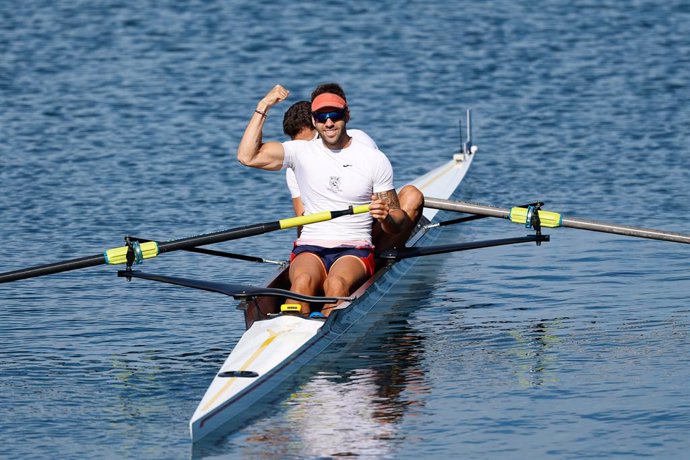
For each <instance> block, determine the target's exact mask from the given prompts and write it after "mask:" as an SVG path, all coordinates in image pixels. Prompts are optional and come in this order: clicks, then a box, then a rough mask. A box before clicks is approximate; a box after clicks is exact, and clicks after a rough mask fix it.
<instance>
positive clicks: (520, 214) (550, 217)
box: [510, 207, 563, 228]
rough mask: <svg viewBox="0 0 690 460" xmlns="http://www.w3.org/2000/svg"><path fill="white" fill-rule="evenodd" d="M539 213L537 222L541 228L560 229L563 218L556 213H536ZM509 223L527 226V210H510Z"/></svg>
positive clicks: (540, 211) (541, 211)
mask: <svg viewBox="0 0 690 460" xmlns="http://www.w3.org/2000/svg"><path fill="white" fill-rule="evenodd" d="M537 212H538V213H539V222H541V226H542V227H548V228H556V227H560V226H561V223H562V222H563V217H562V216H561V215H560V214H558V213H557V212H551V211H543V210H539V211H537ZM510 221H511V222H514V223H516V224H527V208H517V207H515V208H511V210H510Z"/></svg>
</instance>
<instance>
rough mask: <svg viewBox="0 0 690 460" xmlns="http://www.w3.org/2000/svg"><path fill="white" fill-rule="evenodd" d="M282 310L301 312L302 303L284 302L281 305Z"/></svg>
mask: <svg viewBox="0 0 690 460" xmlns="http://www.w3.org/2000/svg"><path fill="white" fill-rule="evenodd" d="M280 311H292V312H298V313H299V312H300V311H302V305H300V304H298V303H284V304H283V305H281V306H280Z"/></svg>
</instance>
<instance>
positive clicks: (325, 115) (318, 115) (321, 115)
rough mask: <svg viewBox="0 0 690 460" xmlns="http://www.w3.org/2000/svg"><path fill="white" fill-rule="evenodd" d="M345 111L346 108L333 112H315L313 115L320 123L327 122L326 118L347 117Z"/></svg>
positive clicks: (333, 119)
mask: <svg viewBox="0 0 690 460" xmlns="http://www.w3.org/2000/svg"><path fill="white" fill-rule="evenodd" d="M345 113H347V111H346V110H345V109H342V110H333V111H332V112H313V113H312V115H313V116H314V120H316V121H317V122H319V123H326V120H328V119H329V118H330V119H331V120H332V121H333V122H336V121H340V120H342V119H343V118H345Z"/></svg>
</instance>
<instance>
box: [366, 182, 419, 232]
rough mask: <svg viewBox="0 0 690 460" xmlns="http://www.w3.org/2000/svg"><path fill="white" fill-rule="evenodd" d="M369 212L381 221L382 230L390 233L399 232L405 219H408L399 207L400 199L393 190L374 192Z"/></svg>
mask: <svg viewBox="0 0 690 460" xmlns="http://www.w3.org/2000/svg"><path fill="white" fill-rule="evenodd" d="M369 213H370V214H371V217H373V218H374V219H376V220H378V221H379V222H381V228H382V229H383V231H384V232H386V233H390V234H392V235H395V234H397V233H399V232H400V231H401V230H402V228H403V225H404V224H405V219H409V218H408V217H407V214H405V212H404V211H403V210H402V209H400V201H399V200H398V194H397V193H396V192H395V190H388V191H386V192H379V193H374V194H373V195H372V196H371V205H370V208H369Z"/></svg>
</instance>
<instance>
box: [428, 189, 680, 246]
mask: <svg viewBox="0 0 690 460" xmlns="http://www.w3.org/2000/svg"><path fill="white" fill-rule="evenodd" d="M424 206H426V207H429V208H433V209H443V210H446V211H457V212H464V213H468V214H477V215H483V216H488V217H499V218H503V219H510V220H511V221H512V222H516V223H522V224H524V223H525V219H526V217H527V210H526V209H525V208H521V207H515V208H512V209H503V208H497V207H494V206H487V205H483V204H475V203H468V202H465V201H452V200H443V199H440V198H431V197H425V198H424ZM537 212H538V214H539V219H540V221H541V222H542V225H543V226H545V227H569V228H577V229H581V230H589V231H593V232H603V233H612V234H615V235H624V236H634V237H637V238H648V239H652V240H661V241H671V242H674V243H684V244H690V235H688V234H684V233H675V232H667V231H664V230H655V229H649V228H640V227H631V226H627V225H618V224H607V223H604V222H597V221H594V220H585V219H573V218H566V217H563V216H562V215H561V214H559V213H555V212H551V211H541V210H540V211H537Z"/></svg>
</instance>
